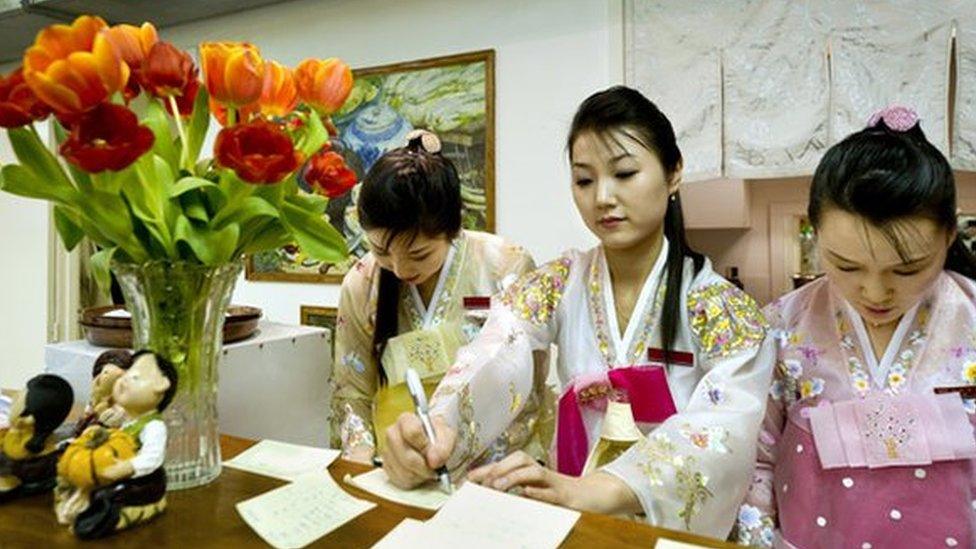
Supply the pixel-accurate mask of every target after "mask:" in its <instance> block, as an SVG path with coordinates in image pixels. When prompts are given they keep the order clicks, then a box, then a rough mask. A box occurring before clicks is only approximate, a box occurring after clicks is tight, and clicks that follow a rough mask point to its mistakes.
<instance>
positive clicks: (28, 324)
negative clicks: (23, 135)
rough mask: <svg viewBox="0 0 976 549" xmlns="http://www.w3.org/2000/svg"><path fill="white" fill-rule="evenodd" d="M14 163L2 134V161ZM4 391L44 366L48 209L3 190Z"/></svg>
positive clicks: (0, 308) (0, 352) (0, 340)
mask: <svg viewBox="0 0 976 549" xmlns="http://www.w3.org/2000/svg"><path fill="white" fill-rule="evenodd" d="M14 160H15V158H14V154H13V150H12V149H11V148H10V142H9V141H8V140H7V135H6V133H0V162H2V163H3V164H7V163H9V162H13V161H14ZM0 265H2V268H0V356H2V358H0V387H3V388H20V387H23V385H24V383H25V382H26V381H27V379H29V378H30V377H31V376H33V375H34V374H36V373H38V372H40V371H41V370H42V369H43V366H44V361H43V359H44V344H45V343H46V342H47V311H48V308H47V291H48V285H47V268H48V206H47V203H45V202H41V201H40V200H28V199H26V198H20V197H16V196H13V195H10V194H7V193H4V192H0Z"/></svg>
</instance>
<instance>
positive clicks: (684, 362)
mask: <svg viewBox="0 0 976 549" xmlns="http://www.w3.org/2000/svg"><path fill="white" fill-rule="evenodd" d="M668 358H669V359H670V360H669V361H668V363H669V364H671V365H674V366H685V367H687V368H693V367H694V366H695V355H694V354H692V353H686V352H683V351H671V352H670V353H668ZM647 360H649V361H650V362H652V363H657V364H664V349H651V348H648V349H647Z"/></svg>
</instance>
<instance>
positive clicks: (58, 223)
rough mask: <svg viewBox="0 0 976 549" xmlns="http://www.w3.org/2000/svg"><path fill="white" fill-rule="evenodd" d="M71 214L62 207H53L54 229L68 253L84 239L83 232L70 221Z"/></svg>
mask: <svg viewBox="0 0 976 549" xmlns="http://www.w3.org/2000/svg"><path fill="white" fill-rule="evenodd" d="M72 217H73V216H72V214H71V213H69V211H68V210H67V209H66V208H65V207H64V206H55V207H54V228H56V229H57V230H58V234H59V235H61V242H63V243H64V247H65V249H67V250H68V251H69V252H70V251H71V250H73V249H75V246H77V245H78V243H79V242H81V239H82V238H85V232H84V231H83V230H81V227H79V226H78V224H77V223H75V222H74V221H73V220H72Z"/></svg>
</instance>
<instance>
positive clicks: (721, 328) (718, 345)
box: [688, 281, 766, 358]
mask: <svg viewBox="0 0 976 549" xmlns="http://www.w3.org/2000/svg"><path fill="white" fill-rule="evenodd" d="M688 313H689V319H690V321H691V331H692V333H694V335H695V338H696V339H697V340H698V343H699V347H700V349H701V352H702V354H703V355H704V356H705V357H706V358H719V357H725V356H728V355H731V354H734V353H736V352H738V351H741V350H743V349H748V348H750V347H755V346H757V345H759V344H760V343H762V340H763V338H764V337H765V336H766V321H765V319H764V318H763V315H762V313H761V312H760V311H759V307H758V306H757V305H756V302H755V301H753V300H752V298H751V297H749V296H748V295H746V294H745V293H743V292H742V291H741V290H739V289H738V288H736V287H735V286H733V285H732V284H730V283H729V282H726V281H720V282H716V283H714V284H709V285H708V286H703V287H701V288H697V289H695V290H692V291H691V292H689V293H688Z"/></svg>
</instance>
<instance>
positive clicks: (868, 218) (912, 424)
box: [737, 107, 976, 549]
mask: <svg viewBox="0 0 976 549" xmlns="http://www.w3.org/2000/svg"><path fill="white" fill-rule="evenodd" d="M809 217H810V221H811V223H812V224H813V225H814V227H815V228H816V230H817V237H818V245H819V252H820V256H821V260H822V265H823V267H824V270H825V272H826V276H824V277H823V278H821V279H819V280H817V281H815V282H812V283H810V284H808V285H806V286H804V287H803V288H801V289H799V290H797V291H794V292H792V293H790V294H787V295H786V296H783V297H782V298H780V299H779V300H777V301H776V302H774V303H772V304H771V305H770V306H769V307H768V308H767V310H766V313H767V314H766V316H767V318H768V320H769V322H770V326H771V328H770V329H771V330H773V332H772V333H773V335H774V336H775V337H776V338H777V339H778V343H779V345H778V351H777V367H776V371H775V373H774V380H773V384H772V388H771V391H770V399H769V403H768V405H767V409H766V417H765V420H764V423H763V427H762V429H761V431H760V435H759V444H758V464H757V468H756V472H755V478H754V481H753V484H752V485H751V487H750V490H749V493H748V495H747V498H746V500H745V503H744V504H743V505H742V507H741V508H740V512H739V517H738V523H737V535H738V541H739V542H740V543H744V544H751V545H757V546H767V547H768V546H776V547H799V548H803V549H807V548H821V547H823V548H834V547H852V548H861V549H869V548H889V547H912V548H915V547H926V548H932V547H976V500H974V497H976V484H974V482H976V476H974V464H976V439H974V435H973V425H972V424H973V413H974V411H976V410H974V400H973V396H976V395H974V393H973V391H972V389H973V384H974V383H976V283H974V281H973V278H974V276H976V268H974V262H973V258H972V255H971V254H970V253H969V251H968V250H967V249H966V248H965V246H964V245H963V243H962V242H961V241H960V240H959V238H958V237H957V234H956V195H955V184H954V182H953V175H952V171H951V169H950V167H949V164H948V162H947V161H946V159H945V157H944V156H943V155H942V153H940V152H939V151H938V150H937V149H936V148H935V147H934V146H932V144H930V143H929V142H928V141H927V140H926V138H925V135H924V134H923V133H922V130H921V128H920V127H919V125H918V120H917V117H916V115H915V113H914V112H913V111H911V110H910V109H906V108H903V107H890V108H888V109H885V110H883V111H881V112H880V113H878V114H877V115H875V116H874V117H873V118H872V120H871V121H870V123H869V125H868V127H867V128H866V129H864V130H862V131H860V132H857V133H855V134H853V135H851V136H849V137H848V138H846V139H845V140H844V141H842V142H840V143H838V144H837V145H835V146H834V147H832V148H831V149H830V150H828V151H827V153H826V155H825V156H824V158H823V160H822V161H821V162H820V166H819V167H818V168H817V170H816V173H815V175H814V178H813V185H812V188H811V190H810V205H809Z"/></svg>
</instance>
